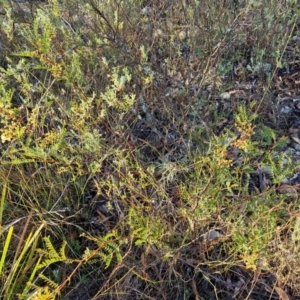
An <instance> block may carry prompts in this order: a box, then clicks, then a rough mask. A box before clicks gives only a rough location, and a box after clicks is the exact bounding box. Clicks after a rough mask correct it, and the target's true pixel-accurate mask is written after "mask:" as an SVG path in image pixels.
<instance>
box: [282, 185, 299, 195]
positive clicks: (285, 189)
mask: <svg viewBox="0 0 300 300" xmlns="http://www.w3.org/2000/svg"><path fill="white" fill-rule="evenodd" d="M278 193H279V194H289V195H296V194H297V190H296V189H295V188H294V187H293V186H292V185H288V184H283V185H281V186H280V187H279V188H278Z"/></svg>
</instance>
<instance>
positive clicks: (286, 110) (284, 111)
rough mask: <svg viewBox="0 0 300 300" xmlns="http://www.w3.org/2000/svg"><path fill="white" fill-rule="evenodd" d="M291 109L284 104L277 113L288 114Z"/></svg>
mask: <svg viewBox="0 0 300 300" xmlns="http://www.w3.org/2000/svg"><path fill="white" fill-rule="evenodd" d="M291 111H292V108H291V107H289V106H284V107H282V108H281V109H280V111H279V113H281V114H284V115H288V114H289V113H290V112H291Z"/></svg>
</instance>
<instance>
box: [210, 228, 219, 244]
mask: <svg viewBox="0 0 300 300" xmlns="http://www.w3.org/2000/svg"><path fill="white" fill-rule="evenodd" d="M219 237H220V233H219V232H218V231H215V230H210V231H209V232H208V235H207V240H208V241H209V242H211V241H213V240H215V239H217V238H219Z"/></svg>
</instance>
